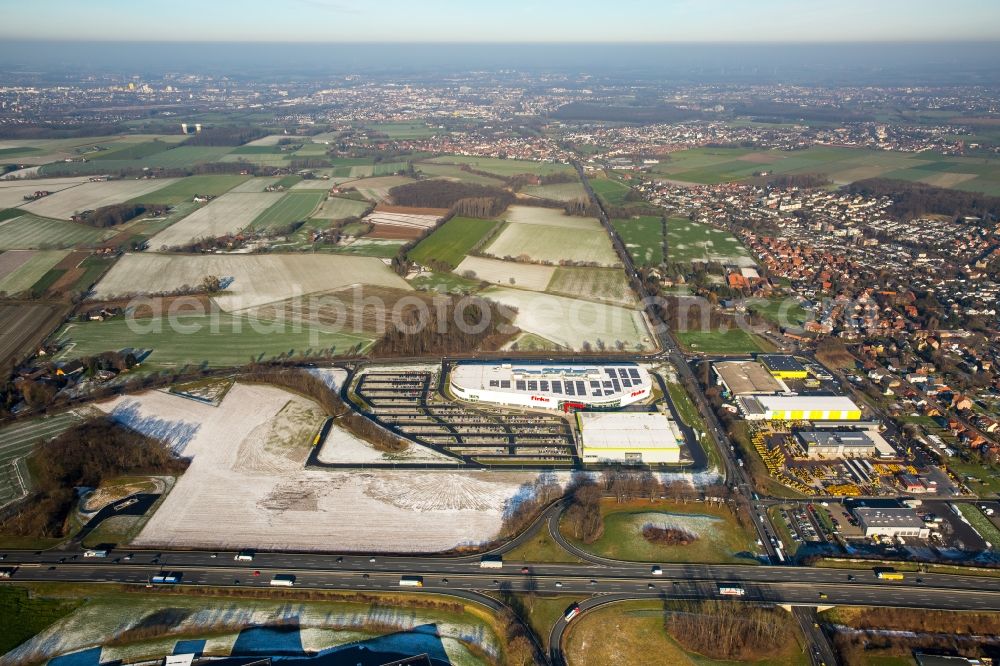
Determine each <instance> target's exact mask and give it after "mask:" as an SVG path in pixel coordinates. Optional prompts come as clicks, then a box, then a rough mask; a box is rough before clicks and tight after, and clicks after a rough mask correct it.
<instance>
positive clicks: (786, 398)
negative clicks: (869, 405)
mask: <svg viewBox="0 0 1000 666" xmlns="http://www.w3.org/2000/svg"><path fill="white" fill-rule="evenodd" d="M752 400H756V401H757V402H758V403H760V406H761V407H763V408H764V409H765V410H770V411H777V412H782V411H784V412H796V411H803V412H814V411H815V412H827V411H829V412H851V411H854V412H856V411H860V409H861V408H860V407H858V406H857V405H856V404H854V401H853V400H851V399H850V398H848V397H845V396H842V395H758V396H754V397H753V398H752Z"/></svg>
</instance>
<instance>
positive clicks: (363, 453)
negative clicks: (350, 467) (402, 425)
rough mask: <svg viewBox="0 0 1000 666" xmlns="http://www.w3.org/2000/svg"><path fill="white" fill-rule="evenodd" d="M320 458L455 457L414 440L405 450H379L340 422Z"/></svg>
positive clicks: (444, 460) (432, 460) (435, 460)
mask: <svg viewBox="0 0 1000 666" xmlns="http://www.w3.org/2000/svg"><path fill="white" fill-rule="evenodd" d="M318 458H319V461H320V462H325V463H393V462H396V463H425V464H454V463H455V462H456V459H455V458H452V457H450V456H446V455H444V454H441V453H438V452H437V451H435V450H433V449H430V448H427V447H426V446H421V445H420V444H417V443H416V442H410V446H409V448H407V449H406V450H405V451H403V452H401V453H386V452H384V451H379V450H378V449H376V448H375V447H374V446H372V445H371V444H369V443H368V442H366V441H364V440H363V439H360V438H359V437H357V436H355V435H354V434H353V433H351V432H348V431H347V430H344V429H343V428H340V427H338V426H336V425H334V426H333V427H331V428H330V432H329V433H328V434H327V436H326V439H325V440H323V444H322V448H321V449H320V451H319V456H318Z"/></svg>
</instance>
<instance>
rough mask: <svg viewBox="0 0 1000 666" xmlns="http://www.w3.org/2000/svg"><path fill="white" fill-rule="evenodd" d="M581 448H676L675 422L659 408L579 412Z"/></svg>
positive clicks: (681, 438)
mask: <svg viewBox="0 0 1000 666" xmlns="http://www.w3.org/2000/svg"><path fill="white" fill-rule="evenodd" d="M576 416H577V418H578V419H579V423H580V426H581V430H582V432H583V446H584V448H588V449H590V448H602V449H636V450H640V449H676V448H678V447H679V445H680V444H679V442H681V441H683V439H684V436H683V435H682V434H681V431H680V429H679V428H678V427H677V424H676V423H674V421H673V420H672V419H671V418H670V417H669V416H667V415H666V414H661V413H659V412H578V413H577V415H576Z"/></svg>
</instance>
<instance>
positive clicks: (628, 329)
mask: <svg viewBox="0 0 1000 666" xmlns="http://www.w3.org/2000/svg"><path fill="white" fill-rule="evenodd" d="M482 296H484V297H486V298H489V299H492V300H495V301H498V302H500V303H503V304H504V305H507V306H510V307H515V308H517V309H518V314H517V317H515V319H514V324H515V325H516V326H517V327H518V328H520V329H521V330H522V331H527V332H529V333H534V334H535V335H538V336H541V337H543V338H545V339H547V340H551V341H553V342H555V343H556V344H559V345H562V346H565V347H569V348H570V349H582V348H583V346H584V343H585V342H586V343H589V344H590V345H591V346H592V347H593V348H595V349H596V348H598V341H600V342H603V343H604V345H605V346H606V347H607V348H608V349H614V348H615V347H616V343H618V342H619V341H620V342H622V343H623V344H624V345H625V348H626V349H629V350H634V349H637V347H641V348H642V349H650V348H652V347H653V346H654V345H653V341H652V337H651V335H650V333H649V330H648V328H647V327H646V322H645V320H644V319H643V316H642V313H641V312H639V311H638V310H631V309H629V308H623V307H618V306H615V305H605V304H602V303H595V302H593V301H584V300H580V299H576V298H566V297H564V296H553V295H552V294H539V293H532V292H529V291H522V290H520V289H504V288H500V287H491V288H489V289H487V290H485V291H483V292H482Z"/></svg>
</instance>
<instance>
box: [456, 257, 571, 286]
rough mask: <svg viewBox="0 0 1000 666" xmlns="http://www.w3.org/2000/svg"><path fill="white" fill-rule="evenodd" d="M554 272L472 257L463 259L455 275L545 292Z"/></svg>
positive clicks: (536, 266) (541, 266)
mask: <svg viewBox="0 0 1000 666" xmlns="http://www.w3.org/2000/svg"><path fill="white" fill-rule="evenodd" d="M555 272H556V267H555V266H544V265H541V264H521V263H516V262H513V261H500V260H499V259H486V258H484V257H472V256H468V257H466V258H465V259H463V260H462V263H460V264H459V265H458V267H457V268H456V269H455V273H457V274H458V275H461V276H462V277H466V278H467V279H471V280H482V281H484V282H492V283H493V284H496V285H499V286H502V287H516V288H518V289H530V290H532V291H545V289H546V288H547V287H548V285H549V282H551V281H552V276H553V274H555ZM470 273H471V275H470Z"/></svg>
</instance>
